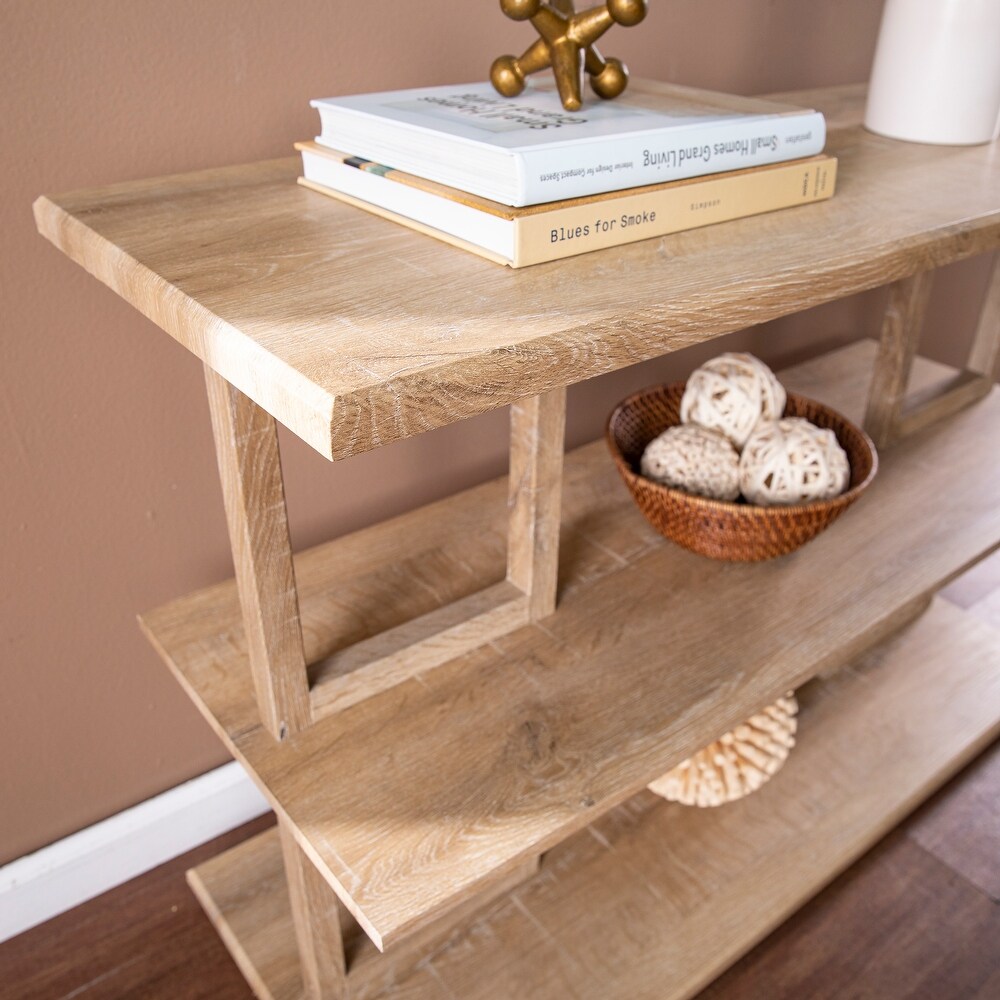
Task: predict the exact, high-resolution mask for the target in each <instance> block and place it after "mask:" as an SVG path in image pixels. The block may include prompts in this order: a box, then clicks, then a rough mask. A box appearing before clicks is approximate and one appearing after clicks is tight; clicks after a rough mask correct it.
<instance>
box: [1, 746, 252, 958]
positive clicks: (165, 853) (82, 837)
mask: <svg viewBox="0 0 1000 1000" xmlns="http://www.w3.org/2000/svg"><path fill="white" fill-rule="evenodd" d="M268 808H269V806H268V805H267V802H266V801H265V800H264V797H263V796H262V795H261V794H260V792H259V791H258V790H257V788H256V786H255V785H254V784H253V782H252V781H251V780H250V778H249V777H248V776H247V774H246V772H245V771H244V770H243V768H242V767H241V766H240V765H239V764H238V763H237V762H236V761H233V762H232V763H229V764H225V765H223V766H222V767H219V768H216V769H215V770H214V771H209V772H208V774H203V775H202V776H201V777H200V778H194V779H193V780H192V781H188V782H185V783H184V784H183V785H178V786H177V787H176V788H171V789H170V790H169V791H166V792H164V793H163V794H162V795H157V796H155V797H154V798H152V799H147V800H146V801H145V802H140V803H139V805H137V806H133V807H132V808H131V809H126V810H125V811H124V812H120V813H118V815H117V816H111V817H109V818H108V819H106V820H102V821H101V822H100V823H95V824H94V825H93V826H91V827H88V828H87V829H86V830H81V831H80V832H79V833H74V834H72V835H71V836H69V837H66V838H64V839H63V840H60V841H57V842H56V843H54V844H50V845H49V846H48V847H43V848H42V849H41V850H40V851H36V852H35V853H34V854H27V855H25V856H24V857H23V858H18V859H17V860H16V861H12V862H11V863H10V864H8V865H4V866H3V867H2V868H0V941H6V940H7V939H8V938H11V937H13V936H14V935H15V934H20V933H21V932H22V931H26V930H28V928H29V927H34V926H35V925H36V924H40V923H42V922H43V921H45V920H48V919H49V918H50V917H54V916H56V915H58V914H60V913H62V912H64V911H65V910H69V909H72V908H73V907H74V906H77V905H79V904H80V903H83V902H85V901H86V900H88V899H92V898H93V897H94V896H99V895H100V894H101V893H102V892H107V890H108V889H113V888H114V887H115V886H116V885H121V883H122V882H127V881H128V880H129V879H131V878H135V877H136V876H137V875H141V874H142V873H143V872H147V871H149V870H150V869H151V868H155V867H156V866H157V865H161V864H163V862H165V861H169V860H170V859H171V858H176V857H177V856H178V855H180V854H183V853H184V852H185V851H189V850H191V848H193V847H197V846H198V845H199V844H203V843H205V841H207V840H211V839H212V838H213V837H218V836H220V835H221V834H223V833H226V832H227V831H229V830H232V829H234V828H235V827H237V826H239V825H240V824H241V823H246V822H248V821H249V820H251V819H254V818H255V817H257V816H260V815H262V814H263V813H265V812H267V810H268Z"/></svg>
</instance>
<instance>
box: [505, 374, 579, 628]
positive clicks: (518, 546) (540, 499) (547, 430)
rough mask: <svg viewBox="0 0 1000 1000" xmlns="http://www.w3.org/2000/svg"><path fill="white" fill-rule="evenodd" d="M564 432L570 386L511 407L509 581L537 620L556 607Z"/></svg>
mask: <svg viewBox="0 0 1000 1000" xmlns="http://www.w3.org/2000/svg"><path fill="white" fill-rule="evenodd" d="M565 432H566V389H565V388H561V389H553V390H552V391H551V392H547V393H545V394H544V395H542V396H532V397H530V398H529V399H524V400H521V402H519V403H514V404H513V405H512V406H511V408H510V476H509V486H508V500H507V506H508V507H509V509H510V522H509V525H508V529H507V579H508V581H510V583H512V584H514V586H516V587H517V588H518V589H519V590H521V591H523V592H524V594H525V595H526V596H527V598H528V615H529V617H530V618H531V619H532V620H533V621H534V620H535V619H538V618H544V617H545V616H546V615H550V614H552V612H553V611H555V609H556V583H557V580H556V574H557V570H558V566H559V509H560V505H561V499H562V474H563V453H564V451H565V440H564V439H565Z"/></svg>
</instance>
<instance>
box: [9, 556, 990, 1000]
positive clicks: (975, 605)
mask: <svg viewBox="0 0 1000 1000" xmlns="http://www.w3.org/2000/svg"><path fill="white" fill-rule="evenodd" d="M945 596H946V597H948V598H949V599H951V600H952V601H953V602H955V603H956V604H958V605H959V606H961V607H964V608H966V609H967V610H968V612H969V613H970V614H972V615H975V616H976V617H978V618H981V619H983V620H985V621H987V622H988V623H990V624H992V625H994V626H996V627H997V629H998V641H1000V555H998V556H994V557H992V558H991V559H988V560H986V561H985V562H984V563H982V564H980V566H979V567H977V568H976V569H975V570H973V572H972V573H970V574H967V575H966V576H965V577H963V578H962V579H960V580H958V581H957V582H956V583H954V584H952V585H951V586H950V587H949V588H948V589H947V590H946V591H945ZM272 822H273V819H272V818H271V817H263V818H261V819H260V820H257V821H255V822H254V823H250V824H248V825H247V826H245V827H242V828H241V829H239V830H236V831H233V832H232V833H230V834H227V835H226V836H224V837H221V838H219V839H218V840H216V841H213V842H212V843H209V844H206V845H203V846H202V847H200V848H198V849H197V850H195V851H192V852H190V853H189V854H186V855H184V856H183V857H180V858H177V859H175V860H174V861H171V862H169V863H168V864H166V865H163V866H161V867H160V868H157V869H155V870H154V871H152V872H149V873H147V874H146V875H144V876H141V877H140V878H137V879H135V880H133V881H132V882H129V883H127V884H125V885H123V886H120V887H119V888H117V889H114V890H112V891H111V892H109V893H106V894H105V895H104V896H101V897H99V898H98V899H95V900H92V901H91V902H89V903H86V904H84V905H83V906H80V907H77V908H76V909H75V910H72V911H70V912H69V913H66V914H63V915H62V916H60V917H57V918H56V919H54V920H51V921H49V922H48V923H47V924H43V925H42V926H40V927H37V928H34V929H33V930H30V931H28V932H27V933H25V934H22V935H20V936H19V937H17V938H14V939H13V940H11V941H8V942H6V943H4V944H0V1000H69V998H71V997H72V998H84V1000H98V998H119V997H141V998H144V1000H145V998H150V1000H158V998H163V1000H166V998H170V1000H196V998H200V997H205V998H209V997H210V998H213V1000H249V998H250V997H251V996H252V994H251V993H250V991H249V989H248V988H247V986H246V984H245V982H244V980H243V977H242V976H241V975H240V973H239V971H238V970H237V969H236V966H235V965H234V964H233V963H232V961H231V960H230V958H229V955H228V953H227V952H226V949H225V947H224V946H223V945H222V942H221V941H220V940H219V938H218V937H217V936H216V934H215V931H214V929H213V928H212V926H211V924H210V923H209V922H208V920H207V918H206V917H205V916H204V915H203V913H202V910H201V908H200V907H199V905H198V904H197V902H196V901H195V899H194V897H193V896H192V895H191V892H190V890H189V889H188V888H187V885H186V884H185V881H184V872H185V870H186V869H187V868H189V867H191V866H193V865H196V864H198V863H200V862H202V861H204V860H206V859H207V858H209V857H211V856H213V855H214V854H216V853H218V852H219V851H221V850H223V849H225V848H226V847H229V846H232V845H233V844H236V843H238V842H239V841H240V840H242V839H244V838H246V837H248V836H250V835H252V834H253V833H256V832H259V831H260V830H262V829H264V828H265V827H267V826H268V825H270V823H272ZM765 997H766V998H768V1000H778V998H782V997H789V998H791V997H796V998H809V1000H822V998H828V997H829V998H837V1000H847V998H869V997H870V998H878V1000H897V998H898V1000H902V998H907V1000H911V998H917V1000H919V998H925V997H926V998H928V1000H953V998H955V1000H958V998H961V1000H965V998H970V1000H972V998H975V1000H995V998H997V997H1000V744H995V745H994V746H993V747H992V748H990V749H989V750H987V751H986V753H984V754H983V755H982V756H981V757H980V758H979V759H978V760H976V761H975V762H974V763H973V764H972V765H970V766H969V767H968V768H967V769H966V770H965V771H964V772H962V773H961V774H960V775H959V776H958V777H957V778H955V779H954V780H953V781H952V782H951V783H950V784H949V785H948V786H946V787H945V788H944V789H943V790H942V791H941V792H940V793H939V794H938V795H937V796H935V797H934V798H933V799H932V800H931V801H930V802H928V803H927V804H926V805H925V806H924V807H922V808H921V809H920V810H919V811H918V812H917V813H916V814H914V815H913V816H912V817H910V819H909V820H907V821H906V822H905V823H903V824H902V825H901V826H900V827H899V828H897V829H896V830H895V831H893V833H891V834H890V835H889V836H888V837H886V838H885V839H884V840H883V841H882V842H881V843H880V844H879V846H878V847H877V848H876V849H875V850H873V851H872V852H870V853H869V854H868V855H867V856H866V857H864V858H863V859H862V860H861V861H860V862H858V863H857V864H855V865H854V866H853V867H852V868H850V869H849V870H848V871H847V872H845V873H844V875H842V876H841V877H840V878H839V879H837V880H836V881H835V882H834V883H833V884H832V885H831V886H829V887H828V888H827V889H826V890H825V891H824V892H823V893H821V894H820V895H819V896H817V897H816V898H815V899H814V900H813V901H812V902H810V903H808V904H807V905H806V906H805V907H803V909H802V910H800V911H799V912H798V914H796V915H795V916H794V917H793V918H792V919H791V920H789V921H788V922H787V923H786V924H785V925H784V926H783V927H781V928H780V929H779V930H778V931H776V932H775V933H774V934H772V935H771V936H770V937H769V938H767V939H766V940H765V941H764V942H762V943H761V944H760V945H759V946H758V947H757V948H756V949H754V951H752V952H751V953H750V954H749V955H747V956H746V957H745V958H744V959H742V960H741V961H740V962H738V963H737V964H736V965H735V966H733V968H731V969H730V970H729V971H728V972H727V973H725V974H724V975H723V976H722V977H721V978H720V979H718V980H717V981H716V982H715V983H714V984H713V985H712V986H710V987H709V988H708V989H707V990H705V991H704V993H703V994H702V998H704V1000H760V998H765ZM456 1000H460V998H456ZM497 1000H507V998H501V997H498V998H497ZM511 1000H514V998H511ZM516 1000H521V998H516Z"/></svg>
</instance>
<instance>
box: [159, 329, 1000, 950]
mask: <svg viewBox="0 0 1000 1000" xmlns="http://www.w3.org/2000/svg"><path fill="white" fill-rule="evenodd" d="M873 357H874V345H872V344H871V343H868V342H863V343H859V344H855V345H851V346H850V347H848V348H844V349H842V350H840V351H836V352H834V353H832V354H829V355H827V356H825V357H823V358H820V359H817V360H815V361H812V362H809V363H807V364H805V365H802V366H799V367H797V368H795V369H791V370H789V371H787V372H785V373H783V375H782V378H783V381H784V382H785V383H786V384H787V386H788V387H789V388H790V389H792V390H794V391H797V392H800V393H803V394H805V395H810V396H814V397H816V398H819V399H821V400H823V401H824V402H827V403H829V404H831V405H832V406H834V407H836V408H837V409H839V410H841V411H842V412H843V413H845V414H846V415H847V416H848V417H850V418H851V419H854V420H860V417H861V413H862V411H863V408H864V396H865V389H866V387H867V382H868V375H869V372H870V371H871V365H872V361H873ZM947 373H948V370H947V369H943V368H942V367H941V366H938V365H933V364H931V363H930V362H918V364H917V365H916V366H915V369H914V375H913V384H914V387H915V388H918V389H919V388H920V387H921V385H922V384H927V383H928V382H931V381H933V380H934V379H935V378H937V377H939V376H941V375H944V374H947ZM998 426H1000V398H998V396H997V393H996V391H994V393H993V395H992V396H990V397H989V398H987V399H986V400H984V401H983V402H982V403H980V404H978V405H977V406H975V407H973V408H970V409H969V410H966V411H964V412H962V413H959V414H957V415H956V416H954V417H952V418H950V419H948V420H947V421H944V422H942V423H940V424H938V425H935V426H933V427H930V428H927V429H926V430H925V431H923V432H921V433H920V434H918V435H914V436H913V437H912V438H909V439H907V440H905V441H903V442H901V443H900V444H898V445H897V446H895V447H894V448H893V449H892V450H891V451H889V452H887V453H886V454H885V455H883V456H882V471H881V473H880V475H879V477H878V478H877V479H876V481H875V483H874V484H873V486H872V487H871V489H870V490H869V491H868V493H867V494H866V496H865V497H864V498H862V500H861V501H859V503H858V504H857V506H856V508H854V509H853V510H851V511H850V512H849V513H848V514H847V515H845V516H844V518H843V519H842V520H840V521H838V522H837V523H836V524H835V525H834V526H833V527H831V529H830V530H829V531H827V532H826V533H825V534H824V535H822V536H821V537H820V538H818V539H817V540H816V541H815V542H813V543H811V544H810V545H808V546H806V547H805V548H804V549H802V550H800V551H799V552H796V553H793V554H792V555H791V556H787V557H785V558H783V559H780V560H775V561H772V562H769V563H763V564H755V565H739V564H723V563H714V562H711V561H708V560H705V559H702V558H700V557H697V556H694V555H691V554H689V553H687V552H684V551H683V550H681V549H678V548H676V547H674V546H671V545H669V544H668V543H666V542H665V541H663V539H661V538H660V537H659V536H658V535H656V534H654V533H653V532H652V530H651V529H650V528H649V527H648V526H647V525H646V523H645V522H644V521H643V519H642V517H641V515H640V514H639V513H638V512H637V511H636V510H635V509H634V507H633V506H632V501H631V499H630V498H629V496H628V494H627V493H626V491H625V489H624V487H623V486H622V485H621V483H620V482H619V481H618V480H617V478H616V477H617V474H616V472H615V470H614V468H613V466H612V463H611V461H610V459H609V457H608V456H607V454H606V450H605V448H604V445H603V442H597V443H595V444H593V445H588V446H586V447H584V448H581V449H578V450H577V451H575V452H573V453H571V454H570V455H568V456H567V460H566V473H565V480H564V491H563V496H564V501H563V530H562V539H561V553H560V581H561V583H560V604H559V609H558V611H557V613H556V614H555V615H553V616H551V617H549V618H547V619H545V620H543V621H542V622H541V623H540V624H538V625H534V626H527V627H525V628H523V629H520V630H519V631H517V632H514V633H512V634H510V635H508V636H505V637H503V638H502V639H500V640H496V641H494V642H493V643H491V644H489V645H486V646H484V647H482V648H480V649H478V650H475V651H474V652H472V653H468V654H466V655H464V656H462V657H460V658H458V659H455V660H453V661H451V662H449V663H446V664H444V665H442V666H440V667H438V668H437V669H436V670H434V671H432V672H430V673H426V674H424V675H422V676H421V677H420V678H417V679H413V680H411V681H408V682H405V683H403V684H400V685H398V686H397V687H395V688H393V689H391V690H388V691H384V692H381V693H379V694H377V695H375V696H373V697H371V698H369V699H368V700H366V701H363V702H360V703H358V704H355V705H353V706H351V707H350V708H347V709H345V710H344V711H343V712H341V713H339V714H337V715H333V716H330V717H327V718H325V719H322V720H320V721H319V722H317V723H316V724H315V725H313V726H312V727H311V728H309V729H307V730H305V731H303V732H301V733H299V734H297V735H296V736H294V737H293V738H292V739H290V740H289V741H287V742H286V743H283V744H279V743H276V742H275V741H274V740H273V739H272V738H271V736H270V735H269V734H268V733H267V732H266V731H265V730H264V729H263V728H262V727H261V725H260V723H259V721H258V719H257V715H256V709H255V705H254V699H253V692H252V689H251V685H250V678H249V671H248V669H247V660H246V645H245V639H244V636H243V629H242V625H241V623H240V621H241V620H240V611H239V603H238V599H237V595H236V589H235V585H234V584H233V583H227V584H222V585H219V586H217V587H213V588H209V589H208V590H205V591H200V592H198V593H196V594H193V595H191V596H189V597H185V598H181V599H180V600H177V601H174V602H172V603H171V604H168V605H166V606H165V607H163V608H160V609H158V610H156V611H154V612H151V613H150V614H148V615H145V616H143V624H144V627H145V629H146V631H147V633H148V635H149V636H150V638H151V640H152V641H153V643H154V645H156V647H157V648H158V649H159V651H160V652H161V654H162V655H163V656H164V658H165V659H166V661H167V663H168V664H169V665H170V666H171V668H172V669H173V670H174V672H175V673H176V674H177V676H178V678H179V680H180V682H181V683H182V685H183V686H184V687H185V689H186V690H187V691H188V693H189V694H190V695H191V697H192V698H193V700H194V701H195V703H196V704H197V705H198V707H199V708H200V709H201V711H202V712H203V714H204V715H205V716H206V718H208V720H209V722H210V723H211V724H212V725H213V726H214V728H215V729H216V731H217V732H218V733H219V735H220V736H221V737H222V739H223V740H224V741H225V742H226V745H227V746H228V747H229V748H230V750H231V751H232V752H233V754H234V755H235V756H236V757H237V758H238V759H239V760H241V761H242V762H243V763H244V764H245V765H246V767H247V768H248V770H249V771H250V773H251V774H252V775H253V776H254V777H255V779H256V780H257V782H258V783H259V784H260V786H261V788H262V790H263V791H264V792H265V794H266V795H267V796H268V798H269V799H270V801H271V802H272V804H273V805H274V807H275V809H276V811H277V812H278V813H279V814H280V815H281V816H282V817H284V818H285V819H286V820H287V822H288V823H289V824H290V826H291V828H292V829H293V832H294V834H295V836H296V837H297V839H298V840H299V842H300V844H301V845H302V847H303V849H304V850H305V852H306V853H307V855H308V856H309V857H310V858H311V859H312V860H313V862H314V863H315V864H316V865H317V867H318V869H319V870H320V871H321V872H322V873H323V875H324V877H325V878H326V879H327V880H328V881H329V882H330V884H331V885H332V886H333V887H334V889H335V890H336V891H337V893H338V895H339V896H340V897H341V899H343V901H344V903H345V905H346V906H347V907H348V909H350V910H351V912H352V913H353V914H354V916H355V917H356V918H357V920H358V922H359V923H360V925H361V926H362V927H363V928H364V930H365V931H366V933H368V934H369V936H370V937H371V938H372V940H373V941H374V942H375V943H376V945H377V946H379V947H384V946H386V945H389V944H391V943H392V942H394V941H396V940H399V939H402V938H404V937H406V936H407V935H409V934H410V933H413V932H415V931H417V930H418V929H419V928H420V927H422V926H426V925H427V923H428V922H429V921H431V920H433V919H434V918H435V917H437V916H439V915H441V914H443V913H445V912H446V911H447V910H449V909H451V908H452V907H455V906H458V905H460V904H461V903H463V902H465V901H466V900H468V899H470V898H471V897H472V896H474V895H476V894H479V893H482V892H484V891H486V890H487V889H488V888H489V887H490V886H491V885H492V884H495V883H496V881H497V880H498V879H502V878H504V877H505V876H506V875H508V874H509V873H510V872H512V870H513V869H514V868H515V867H517V866H518V865H519V864H520V863H522V862H523V861H524V860H525V859H526V858H529V857H530V856H532V855H534V854H538V853H540V852H542V851H545V850H547V849H548V848H550V847H552V846H554V845H555V844H557V843H559V842H560V841H562V840H564V839H565V838H566V837H568V836H569V835H571V834H572V833H573V832H575V831H577V830H579V829H581V828H582V827H584V826H585V825H587V824H588V823H590V822H591V821H592V820H594V819H595V818H597V817H598V816H600V815H601V814H602V813H605V812H607V811H608V810H609V809H611V808H613V807H614V806H615V805H616V804H618V803H620V802H622V801H624V800H625V799H627V798H629V797H630V796H631V795H633V794H635V793H636V792H637V791H639V790H641V789H642V788H643V787H644V786H645V785H646V784H647V783H648V782H649V781H650V780H652V779H653V778H655V777H657V776H658V775H659V774H661V773H662V772H663V771H665V770H667V769H668V768H669V767H671V766H673V765H674V764H675V763H677V762H678V761H679V760H681V759H683V758H684V757H686V756H688V755H689V754H690V753H692V752H693V751H694V750H696V749H698V748H699V747H701V746H702V745H704V744H705V743H707V742H709V741H710V740H711V739H714V738H715V737H717V736H718V734H719V733H721V732H724V731H726V730H727V729H729V728H731V727H732V726H733V725H735V724H737V723H738V722H740V721H742V720H743V719H744V718H746V717H747V716H749V715H750V714H752V713H753V712H755V711H756V710H758V709H759V708H760V707H761V706H762V705H764V704H767V703H768V702H769V701H772V700H773V699H774V698H775V697H777V696H778V695H780V694H782V693H784V692H785V691H786V690H788V689H789V688H793V687H796V686H798V685H799V684H801V683H802V682H803V681H805V680H807V679H808V678H809V677H811V676H813V675H814V674H816V673H817V672H819V671H821V670H823V669H825V668H828V667H832V666H835V665H838V664H839V663H842V662H844V661H845V660H847V659H848V658H850V657H852V656H854V655H856V654H857V653H858V652H860V651H861V650H863V649H864V648H866V647H867V646H869V645H871V644H872V643H874V642H876V641H878V640H879V639H881V638H882V637H884V636H885V635H886V634H887V633H888V632H890V631H892V630H893V628H895V627H896V626H897V625H898V624H900V622H901V620H902V617H903V616H905V613H906V612H907V610H908V609H910V608H911V607H913V606H914V605H915V604H917V603H918V602H920V601H921V600H922V599H923V598H925V597H926V596H927V595H929V594H930V593H931V592H933V591H934V590H935V589H936V588H937V587H938V586H940V585H941V584H942V583H943V582H944V581H946V580H947V579H949V578H950V577H951V576H953V575H955V574H956V573H958V572H959V571H961V570H962V569H963V568H965V567H966V566H967V565H969V564H971V563H972V562H974V561H976V560H977V559H978V558H980V557H981V556H982V555H984V554H985V553H987V552H988V551H990V550H991V549H992V548H994V547H995V546H997V545H998V544H1000V468H998V466H997V463H996V462H995V460H994V456H995V452H996V443H997V442H996V428H997V427H998ZM505 495H506V482H505V481H504V480H500V481H497V482H494V483H489V484H486V485H484V486H482V487H477V488H475V489H473V490H470V491H466V492H465V493H461V494H458V495H457V496H455V497H452V498H449V499H447V500H444V501H441V502H439V503H436V504H433V505H431V506H429V507H425V508H422V509H421V510H418V511H414V512H413V513H411V514H407V515H404V516H402V517H400V518H396V519H394V520H392V521H389V522H386V523H385V524H382V525H377V526H375V527H373V528H370V529H366V530H364V531H361V532H358V533H356V534H354V535H351V536H348V537H346V538H343V539H339V540H336V541H334V542H331V543H328V544H327V545H324V546H320V547H318V548H316V549H313V550H310V551H309V552H306V553H303V554H302V555H301V556H300V557H298V558H297V560H296V575H297V580H298V585H299V594H300V602H301V614H302V621H303V633H304V638H305V642H306V645H307V655H308V657H309V659H310V660H311V661H313V660H316V659H319V658H321V657H323V656H326V655H329V653H330V652H331V651H332V650H333V649H335V648H337V645H338V643H342V642H343V640H344V637H345V635H347V636H348V637H350V638H353V639H354V640H358V641H360V640H363V639H364V638H366V637H367V636H369V635H371V634H374V633H375V632H378V631H379V630H381V629H382V628H386V627H402V628H406V627H407V626H405V625H404V624H403V622H404V621H405V620H406V618H407V617H408V616H413V615H421V614H426V613H428V612H429V611H432V610H434V608H436V607H439V606H441V605H443V604H446V603H448V602H450V601H454V600H459V599H461V598H462V597H464V596H466V595H467V594H469V593H473V592H474V591H476V590H481V589H482V588H484V587H486V586H489V585H490V584H493V583H497V582H499V581H500V580H501V579H502V577H503V571H504V537H503V528H502V526H503V524H504V518H505V511H504V509H503V498H504V497H505ZM414 627H418V626H414Z"/></svg>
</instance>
